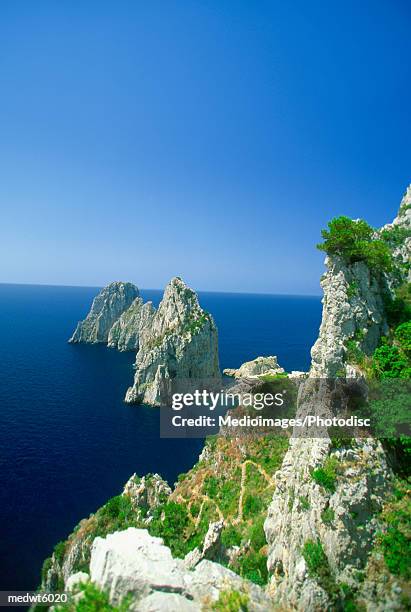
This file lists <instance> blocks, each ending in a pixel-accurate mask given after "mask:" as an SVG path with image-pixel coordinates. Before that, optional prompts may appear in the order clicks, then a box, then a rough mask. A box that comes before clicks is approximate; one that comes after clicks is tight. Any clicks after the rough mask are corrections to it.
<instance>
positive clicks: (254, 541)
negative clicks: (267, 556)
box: [248, 516, 267, 551]
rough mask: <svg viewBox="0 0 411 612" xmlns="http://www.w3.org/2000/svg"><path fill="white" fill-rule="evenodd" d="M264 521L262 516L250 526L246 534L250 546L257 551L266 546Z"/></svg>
mask: <svg viewBox="0 0 411 612" xmlns="http://www.w3.org/2000/svg"><path fill="white" fill-rule="evenodd" d="M264 519H265V517H264V516H261V517H260V518H258V519H257V520H256V521H255V522H254V523H253V525H252V526H251V529H250V531H249V534H248V536H249V539H250V543H251V546H252V547H253V548H254V550H257V551H258V550H260V549H261V548H262V547H263V546H265V545H266V544H267V540H266V539H265V532H264Z"/></svg>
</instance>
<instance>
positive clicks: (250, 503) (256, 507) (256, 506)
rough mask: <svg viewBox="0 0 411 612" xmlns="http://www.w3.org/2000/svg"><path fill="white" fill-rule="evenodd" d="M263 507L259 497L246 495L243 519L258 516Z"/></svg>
mask: <svg viewBox="0 0 411 612" xmlns="http://www.w3.org/2000/svg"><path fill="white" fill-rule="evenodd" d="M262 507H263V502H262V501H261V499H260V497H256V496H255V495H247V497H246V498H245V501H244V506H243V513H244V517H245V518H249V517H250V516H253V515H254V514H258V513H259V512H260V511H261V510H262Z"/></svg>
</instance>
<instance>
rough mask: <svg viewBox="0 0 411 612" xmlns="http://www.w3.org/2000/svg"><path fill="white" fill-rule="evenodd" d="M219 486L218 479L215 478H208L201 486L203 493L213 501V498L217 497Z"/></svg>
mask: <svg viewBox="0 0 411 612" xmlns="http://www.w3.org/2000/svg"><path fill="white" fill-rule="evenodd" d="M219 484H220V483H219V481H218V478H216V477H215V476H208V477H207V478H206V479H205V480H204V485H203V491H204V493H205V494H206V495H208V497H211V499H214V498H215V497H217V494H218V489H219Z"/></svg>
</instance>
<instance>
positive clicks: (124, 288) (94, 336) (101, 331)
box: [69, 281, 139, 344]
mask: <svg viewBox="0 0 411 612" xmlns="http://www.w3.org/2000/svg"><path fill="white" fill-rule="evenodd" d="M138 295H139V291H138V289H137V287H136V286H135V285H133V284H132V283H123V282H120V281H116V282H114V283H110V284H109V285H107V287H104V289H102V291H100V293H99V294H98V295H97V296H96V297H95V298H94V300H93V303H92V305H91V310H90V312H89V313H88V315H87V317H86V318H85V319H84V321H79V323H78V324H77V327H76V329H75V331H74V334H73V335H72V337H71V338H70V340H69V342H72V343H76V342H85V343H90V344H97V343H105V342H107V341H108V337H109V332H110V330H111V328H112V326H113V325H114V323H115V322H116V321H117V319H119V318H120V316H121V315H122V314H123V312H124V311H126V310H127V309H128V308H129V307H130V306H131V304H132V303H133V301H134V300H135V299H136V298H137V297H138Z"/></svg>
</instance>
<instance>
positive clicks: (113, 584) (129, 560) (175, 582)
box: [90, 527, 185, 605]
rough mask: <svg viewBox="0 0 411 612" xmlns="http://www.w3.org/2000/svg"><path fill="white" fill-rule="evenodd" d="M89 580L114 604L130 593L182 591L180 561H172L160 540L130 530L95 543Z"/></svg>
mask: <svg viewBox="0 0 411 612" xmlns="http://www.w3.org/2000/svg"><path fill="white" fill-rule="evenodd" d="M90 578H91V580H92V581H93V582H94V583H95V584H96V585H97V586H98V587H99V588H100V589H102V590H104V591H105V592H106V593H107V594H108V596H109V599H110V603H111V604H113V605H117V604H119V603H120V602H121V600H122V599H123V598H124V597H125V596H126V595H128V594H129V593H130V594H132V595H133V596H134V597H135V598H141V597H143V596H147V595H149V594H150V593H151V592H153V591H156V590H158V591H165V592H170V593H183V592H184V590H185V584H184V567H183V564H182V562H181V561H180V560H178V559H173V557H172V555H171V551H170V549H169V548H167V546H164V544H163V540H162V539H161V538H155V537H152V536H150V535H149V533H148V531H147V530H145V529H135V528H132V527H130V528H129V529H126V530H125V531H117V532H115V533H112V534H109V535H108V536H106V537H105V538H99V537H97V538H96V539H95V540H94V542H93V547H92V549H91V560H90Z"/></svg>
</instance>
